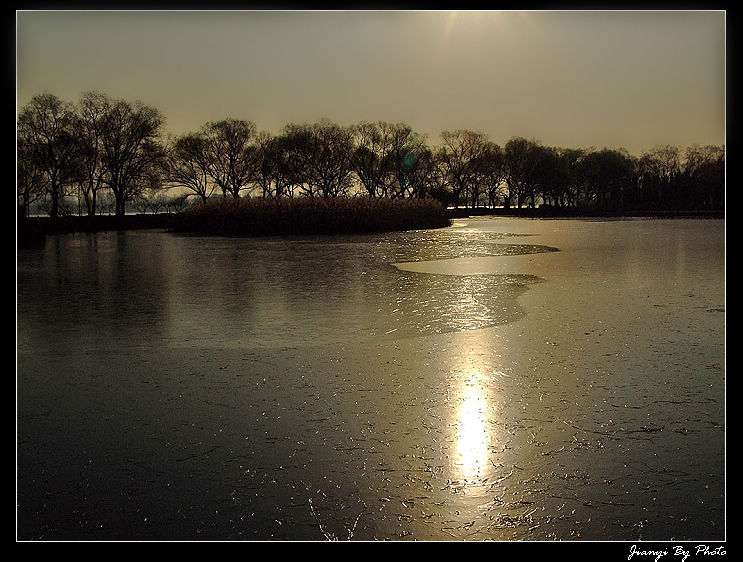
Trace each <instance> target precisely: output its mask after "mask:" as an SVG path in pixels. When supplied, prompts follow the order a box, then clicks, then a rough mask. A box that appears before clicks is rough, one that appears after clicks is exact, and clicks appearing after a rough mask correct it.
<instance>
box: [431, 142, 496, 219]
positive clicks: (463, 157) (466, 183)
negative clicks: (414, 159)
mask: <svg viewBox="0 0 743 562" xmlns="http://www.w3.org/2000/svg"><path fill="white" fill-rule="evenodd" d="M441 138H442V139H443V145H442V147H441V148H440V158H441V164H442V165H443V167H444V170H445V173H446V176H447V179H448V184H449V186H450V187H451V190H452V195H453V198H454V206H458V205H459V202H460V200H461V199H462V197H464V199H465V201H466V200H467V198H468V197H469V198H470V199H471V200H472V201H474V202H475V204H476V203H477V200H478V197H479V190H480V187H481V184H480V177H479V175H480V166H481V164H482V162H483V158H484V155H485V154H486V152H487V150H488V146H489V141H488V139H487V137H486V136H485V135H484V134H483V133H480V132H477V131H470V130H468V129H460V130H457V131H444V132H442V133H441Z"/></svg>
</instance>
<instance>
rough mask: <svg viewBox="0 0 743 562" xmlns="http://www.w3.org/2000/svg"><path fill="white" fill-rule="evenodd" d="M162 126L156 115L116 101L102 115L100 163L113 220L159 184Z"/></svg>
mask: <svg viewBox="0 0 743 562" xmlns="http://www.w3.org/2000/svg"><path fill="white" fill-rule="evenodd" d="M162 124H163V118H162V116H161V114H160V112H159V111H158V110H156V109H154V108H152V107H149V106H146V105H144V104H142V103H140V102H135V103H134V104H130V103H129V102H126V101H123V100H120V101H116V102H113V103H111V104H110V105H109V107H108V110H107V111H106V115H105V118H104V126H103V136H102V147H103V161H104V165H105V167H106V171H107V182H108V187H109V188H110V189H111V191H112V192H113V195H114V197H115V199H116V215H117V216H123V215H124V214H125V210H126V203H127V201H131V200H132V199H134V198H135V197H137V196H138V195H139V194H140V193H142V192H143V191H144V190H145V189H155V188H157V187H158V186H159V184H160V180H161V175H160V170H161V169H162V162H163V159H164V157H165V154H166V153H165V150H164V148H163V146H162V145H161V144H160V142H159V137H160V129H161V127H162Z"/></svg>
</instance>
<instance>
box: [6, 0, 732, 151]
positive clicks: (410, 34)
mask: <svg viewBox="0 0 743 562" xmlns="http://www.w3.org/2000/svg"><path fill="white" fill-rule="evenodd" d="M725 16H726V14H725V12H724V11H719V10H718V11H661V12H651V11H620V12H610V11H589V12H580V11H525V12H521V11H505V12H501V11H460V12H453V11H355V10H351V11H300V10H297V11H239V12H225V11H215V12H197V11H145V12H141V11H17V12H16V88H17V89H16V109H17V111H20V110H21V109H22V108H23V106H25V105H26V104H27V103H28V102H29V101H30V100H31V99H32V97H33V96H35V95H38V94H41V93H44V92H48V93H51V94H54V95H56V96H58V97H59V98H62V99H64V100H66V101H70V102H73V103H76V102H78V101H79V99H80V97H81V95H82V94H83V93H84V92H87V91H98V92H102V93H105V94H107V95H109V96H110V97H112V98H116V99H125V100H128V101H135V100H139V101H142V102H144V103H146V104H148V105H151V106H153V107H155V108H157V109H159V110H160V111H161V112H162V113H163V115H164V117H165V121H166V122H165V130H166V132H168V133H172V134H182V133H186V132H190V131H196V130H198V129H199V128H200V127H201V126H202V125H204V124H205V123H207V122H209V121H214V120H218V119H223V118H226V117H231V118H236V119H246V120H250V121H253V122H254V123H255V124H256V126H257V128H258V129H259V130H266V131H269V132H272V133H278V132H280V130H281V128H282V127H283V126H285V125H287V124H289V123H312V122H315V121H317V120H319V119H321V118H327V119H330V120H332V121H334V122H336V123H338V124H341V125H351V124H355V123H358V122H360V121H388V122H392V123H398V122H404V123H407V124H408V125H410V126H411V127H413V129H414V130H416V131H417V132H419V133H421V134H426V135H428V142H429V144H431V145H432V146H435V145H436V144H438V142H439V140H440V139H439V134H440V133H441V132H442V131H445V130H456V129H472V130H477V131H480V132H482V133H485V134H487V135H488V136H489V138H490V139H491V140H493V141H495V142H497V143H499V144H501V145H503V144H505V143H506V142H507V141H508V139H510V138H512V137H515V136H519V137H525V138H530V139H535V140H538V141H540V142H542V143H543V144H545V145H549V146H560V147H566V148H567V147H571V148H591V147H593V148H597V149H600V148H604V147H607V148H625V149H627V150H628V151H629V152H630V153H632V154H636V155H639V154H641V153H642V152H643V151H646V150H649V149H651V148H653V147H654V146H658V145H666V144H670V145H676V146H679V147H681V148H683V147H686V146H691V145H694V144H701V145H704V144H717V145H721V144H724V143H725V44H726V42H725Z"/></svg>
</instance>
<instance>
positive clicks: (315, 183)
mask: <svg viewBox="0 0 743 562" xmlns="http://www.w3.org/2000/svg"><path fill="white" fill-rule="evenodd" d="M284 135H285V137H286V139H287V142H288V144H289V146H288V148H289V150H290V151H291V154H292V156H293V157H295V158H296V159H297V160H298V164H299V165H300V166H301V173H302V183H301V186H300V189H302V191H303V192H304V193H305V195H307V196H309V197H314V196H317V195H320V196H322V197H337V196H340V195H346V194H348V192H349V190H350V187H351V183H352V177H351V171H352V165H351V155H352V150H353V137H352V131H351V129H350V128H347V127H342V126H340V125H336V124H335V123H332V122H331V121H329V120H327V119H322V120H320V121H319V122H317V123H313V124H311V125H296V124H289V125H287V126H286V127H285V128H284Z"/></svg>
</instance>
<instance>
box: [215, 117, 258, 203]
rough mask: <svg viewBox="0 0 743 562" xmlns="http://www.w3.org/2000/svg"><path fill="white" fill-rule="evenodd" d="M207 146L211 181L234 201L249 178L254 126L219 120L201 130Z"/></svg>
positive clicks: (229, 120)
mask: <svg viewBox="0 0 743 562" xmlns="http://www.w3.org/2000/svg"><path fill="white" fill-rule="evenodd" d="M202 132H203V134H204V135H205V137H206V139H207V145H208V156H209V159H208V166H209V167H208V171H209V175H210V176H211V178H212V180H214V182H216V184H217V186H218V187H219V188H220V189H221V190H222V195H223V196H224V197H227V196H228V194H229V195H231V196H232V197H234V198H235V199H237V198H239V197H240V191H241V190H242V189H243V188H245V187H247V186H248V185H249V183H250V180H251V175H252V165H253V164H252V161H251V159H252V156H253V155H252V151H251V148H250V147H251V142H252V140H253V137H254V136H255V132H256V129H255V124H254V123H253V122H251V121H244V120H239V119H223V120H221V121H212V122H210V123H207V124H206V125H205V126H204V128H203V129H202Z"/></svg>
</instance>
